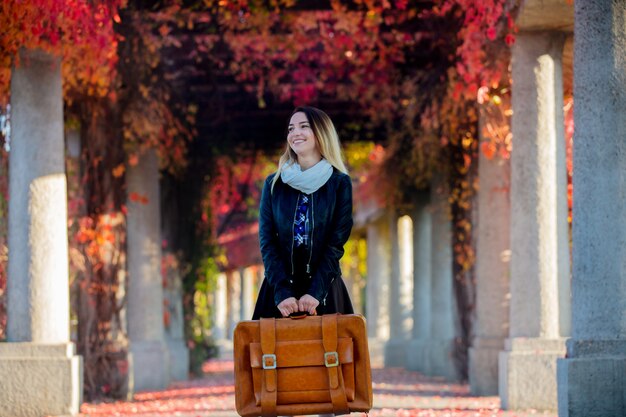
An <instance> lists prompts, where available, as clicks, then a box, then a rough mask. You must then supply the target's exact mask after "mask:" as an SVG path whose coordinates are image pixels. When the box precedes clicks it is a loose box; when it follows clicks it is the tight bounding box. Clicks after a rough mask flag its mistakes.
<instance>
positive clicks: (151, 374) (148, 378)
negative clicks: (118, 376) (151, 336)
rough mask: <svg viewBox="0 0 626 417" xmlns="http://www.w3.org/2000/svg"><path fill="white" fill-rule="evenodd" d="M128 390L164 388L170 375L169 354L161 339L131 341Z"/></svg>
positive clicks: (139, 390) (138, 390) (130, 391)
mask: <svg viewBox="0 0 626 417" xmlns="http://www.w3.org/2000/svg"><path fill="white" fill-rule="evenodd" d="M128 363H129V372H128V391H129V394H132V393H135V392H141V391H150V390H160V389H165V388H166V387H167V386H168V384H169V377H170V354H169V351H168V349H167V347H166V346H165V342H162V341H152V340H151V341H140V342H131V343H130V346H129V349H128Z"/></svg>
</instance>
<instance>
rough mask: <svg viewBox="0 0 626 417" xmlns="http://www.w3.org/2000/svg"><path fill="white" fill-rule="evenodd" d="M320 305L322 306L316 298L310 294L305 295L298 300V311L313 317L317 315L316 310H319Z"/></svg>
mask: <svg viewBox="0 0 626 417" xmlns="http://www.w3.org/2000/svg"><path fill="white" fill-rule="evenodd" d="M318 305H320V302H319V301H317V299H316V298H314V297H313V296H311V295H309V294H304V295H303V296H302V297H300V299H299V300H298V310H299V311H304V312H306V313H309V314H310V315H312V316H314V315H315V314H316V311H315V309H316V308H317V306H318Z"/></svg>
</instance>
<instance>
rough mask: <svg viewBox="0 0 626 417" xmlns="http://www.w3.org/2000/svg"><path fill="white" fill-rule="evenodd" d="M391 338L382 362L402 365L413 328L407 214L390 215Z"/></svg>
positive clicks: (410, 237)
mask: <svg viewBox="0 0 626 417" xmlns="http://www.w3.org/2000/svg"><path fill="white" fill-rule="evenodd" d="M390 236H391V259H392V264H391V286H390V291H389V295H390V299H389V308H390V324H389V328H390V335H389V336H390V339H389V341H388V342H387V344H386V346H385V366H400V367H405V366H406V364H407V348H408V342H409V338H410V336H411V329H412V328H413V315H412V314H413V223H412V221H411V218H410V217H409V216H402V217H400V218H398V216H395V215H394V216H391V222H390Z"/></svg>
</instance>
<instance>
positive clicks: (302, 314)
mask: <svg viewBox="0 0 626 417" xmlns="http://www.w3.org/2000/svg"><path fill="white" fill-rule="evenodd" d="M309 315H310V314H309V313H307V312H306V311H297V312H295V313H291V314H290V315H289V318H290V319H293V320H300V319H303V318H305V317H308V316H309Z"/></svg>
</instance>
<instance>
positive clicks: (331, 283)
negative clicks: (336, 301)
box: [322, 277, 335, 305]
mask: <svg viewBox="0 0 626 417" xmlns="http://www.w3.org/2000/svg"><path fill="white" fill-rule="evenodd" d="M333 282H335V277H333V279H331V280H330V284H328V289H327V290H326V294H324V299H323V301H322V304H323V305H326V297H328V293H329V292H330V287H332V285H333Z"/></svg>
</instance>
